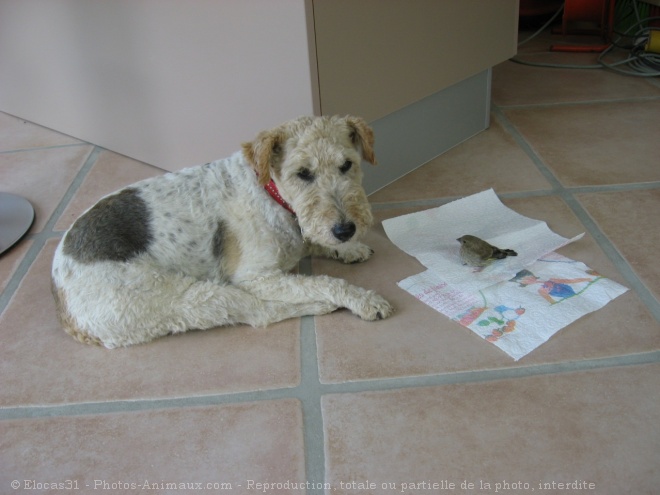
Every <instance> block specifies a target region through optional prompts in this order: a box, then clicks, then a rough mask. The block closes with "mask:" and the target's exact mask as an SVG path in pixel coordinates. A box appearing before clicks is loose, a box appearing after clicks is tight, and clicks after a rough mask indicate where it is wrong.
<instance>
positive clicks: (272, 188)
mask: <svg viewBox="0 0 660 495" xmlns="http://www.w3.org/2000/svg"><path fill="white" fill-rule="evenodd" d="M264 189H265V190H266V192H268V194H270V196H271V197H272V198H273V199H274V200H275V201H277V202H278V203H279V204H280V205H281V206H282V207H284V209H286V210H287V211H289V212H290V213H291V214H292V215H293V216H294V217H295V216H296V212H295V211H293V208H291V205H290V204H289V203H287V202H286V201H285V200H284V198H283V197H282V196H280V192H279V191H278V190H277V186H276V185H275V183H274V182H273V179H271V180H270V182H269V183H268V184H266V185H265V186H264Z"/></svg>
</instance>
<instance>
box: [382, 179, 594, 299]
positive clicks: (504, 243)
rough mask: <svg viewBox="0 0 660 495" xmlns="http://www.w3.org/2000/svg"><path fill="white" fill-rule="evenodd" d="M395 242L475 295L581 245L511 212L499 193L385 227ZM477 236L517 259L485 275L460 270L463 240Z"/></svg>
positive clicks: (387, 222) (480, 195)
mask: <svg viewBox="0 0 660 495" xmlns="http://www.w3.org/2000/svg"><path fill="white" fill-rule="evenodd" d="M383 227H384V228H385V232H386V234H387V236H388V237H389V238H390V240H391V241H392V242H393V243H394V244H396V245H397V246H398V247H399V248H400V249H402V250H403V251H405V252H406V253H408V254H410V255H411V256H414V257H415V258H417V259H418V260H419V261H420V262H421V263H422V264H423V265H424V266H426V267H427V268H429V269H431V270H432V271H434V272H436V273H437V274H438V275H439V276H441V277H442V279H443V280H444V281H445V282H446V283H448V284H449V285H452V286H454V287H455V288H456V289H459V290H461V291H463V292H470V291H476V290H479V289H483V288H485V287H488V286H490V285H493V284H496V283H497V282H501V281H502V280H508V279H510V278H511V277H513V276H514V275H515V274H516V273H518V272H519V271H520V270H521V269H522V268H524V267H525V266H527V265H529V264H530V263H534V262H535V261H536V260H537V259H539V258H540V257H541V256H543V255H545V254H547V253H550V252H552V251H554V250H556V249H559V248H560V247H561V246H564V245H566V244H568V243H570V242H573V241H576V240H578V239H580V238H581V237H582V236H583V235H584V234H580V235H578V236H576V237H574V238H572V239H566V238H565V237H562V236H560V235H557V234H555V233H554V232H553V231H551V230H550V229H549V228H548V226H547V224H546V223H545V222H541V221H540V220H533V219H531V218H527V217H524V216H522V215H520V214H518V213H516V212H515V211H513V210H511V209H509V208H507V207H506V206H504V205H503V204H502V202H501V201H500V200H499V198H498V197H497V195H496V194H495V191H493V190H492V189H489V190H487V191H483V192H480V193H478V194H474V195H472V196H468V197H467V198H463V199H459V200H457V201H453V202H452V203H448V204H446V205H443V206H440V207H438V208H431V209H429V210H425V211H420V212H417V213H411V214H410V215H403V216H400V217H396V218H390V219H388V220H384V221H383ZM465 234H470V235H474V236H477V237H479V238H481V239H483V240H485V241H487V242H489V243H491V244H493V245H494V246H497V247H499V248H502V249H513V250H514V251H516V252H517V253H518V256H515V257H507V258H505V259H503V260H500V261H497V262H495V263H492V264H491V265H490V266H488V267H486V268H483V269H478V268H477V269H475V268H474V267H470V266H465V265H463V264H461V260H460V257H459V254H458V253H459V249H460V243H459V242H458V241H457V240H456V239H458V238H459V237H461V236H462V235H465Z"/></svg>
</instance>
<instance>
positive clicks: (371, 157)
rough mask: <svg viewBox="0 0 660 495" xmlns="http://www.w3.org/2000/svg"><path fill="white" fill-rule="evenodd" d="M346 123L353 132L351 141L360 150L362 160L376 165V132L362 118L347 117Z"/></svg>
mask: <svg viewBox="0 0 660 495" xmlns="http://www.w3.org/2000/svg"><path fill="white" fill-rule="evenodd" d="M346 122H347V123H348V127H349V128H350V130H351V134H350V137H351V141H353V144H354V145H355V146H356V147H357V148H358V149H360V150H362V158H364V159H365V160H367V161H368V162H369V163H371V164H373V165H376V164H377V162H376V155H375V154H374V131H373V130H371V127H369V126H368V125H367V123H366V122H365V121H364V119H362V118H360V117H351V116H347V117H346Z"/></svg>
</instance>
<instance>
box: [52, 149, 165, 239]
mask: <svg viewBox="0 0 660 495" xmlns="http://www.w3.org/2000/svg"><path fill="white" fill-rule="evenodd" d="M164 173H165V172H164V171H163V170H161V169H159V168H156V167H153V166H151V165H148V164H146V163H142V162H139V161H137V160H133V159H132V158H128V157H126V156H123V155H119V154H117V153H113V152H111V151H102V152H101V153H100V154H99V157H98V159H97V161H96V163H95V164H94V166H93V167H92V169H91V170H90V171H89V173H88V174H87V177H85V180H84V181H83V183H82V184H81V185H80V188H79V189H78V191H77V192H76V194H75V196H74V197H73V198H72V199H71V202H70V203H69V205H68V206H67V207H66V209H65V210H64V212H63V213H62V216H61V217H60V219H59V220H58V221H57V223H56V224H55V227H54V228H55V230H66V229H68V228H69V227H70V226H71V224H72V223H73V222H74V221H75V220H76V219H77V218H78V217H79V216H80V215H81V214H82V213H83V212H84V211H85V210H86V209H87V208H89V207H90V206H92V205H93V204H94V203H96V202H97V201H98V200H99V199H100V198H101V197H102V196H105V195H106V194H110V193H112V192H114V191H116V190H118V189H121V188H122V187H125V186H128V185H130V184H133V183H134V182H137V181H139V180H142V179H147V178H149V177H154V176H156V175H162V174H164Z"/></svg>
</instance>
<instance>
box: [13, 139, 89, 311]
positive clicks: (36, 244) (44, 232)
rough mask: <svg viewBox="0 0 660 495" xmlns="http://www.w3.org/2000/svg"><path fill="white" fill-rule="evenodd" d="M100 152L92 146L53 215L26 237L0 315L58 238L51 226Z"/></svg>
mask: <svg viewBox="0 0 660 495" xmlns="http://www.w3.org/2000/svg"><path fill="white" fill-rule="evenodd" d="M85 144H87V143H85ZM75 146H77V145H75ZM92 146H94V145H92ZM101 150H102V149H101V148H99V147H98V146H94V148H92V151H90V153H89V155H87V158H86V159H85V163H83V166H82V167H80V170H79V171H78V173H77V174H76V175H75V177H74V178H73V181H72V182H71V184H70V185H69V187H68V188H67V190H66V192H65V193H64V195H63V196H62V199H60V202H59V203H58V204H57V206H56V207H55V209H54V210H53V213H52V214H51V215H50V218H49V219H48V221H47V222H46V224H45V225H44V227H43V228H42V229H41V231H40V232H35V233H34V234H28V236H27V237H26V239H28V240H31V241H32V245H31V246H30V247H29V249H28V250H27V252H26V253H25V256H24V257H23V259H22V260H21V262H20V263H19V265H18V267H17V268H16V271H15V272H14V273H13V274H12V276H11V278H10V279H9V282H8V283H7V285H6V287H5V289H4V290H3V291H2V293H1V294H0V315H1V314H2V313H3V312H4V311H5V309H6V308H7V305H8V304H9V301H10V300H11V299H12V297H13V296H14V293H15V292H16V289H17V288H18V287H19V285H20V284H21V281H22V280H23V277H25V274H26V273H27V272H28V271H29V270H30V268H31V267H32V264H33V263H34V261H35V260H36V259H37V256H39V253H40V252H41V250H42V249H43V248H44V246H45V244H46V242H47V241H48V240H49V239H52V238H55V237H59V235H60V234H59V233H56V232H54V231H53V226H54V225H55V223H56V222H57V220H59V218H60V216H61V215H62V212H63V211H64V209H65V208H66V207H67V206H68V204H69V202H70V201H71V198H72V197H73V195H74V194H75V193H76V192H77V191H78V188H79V187H80V184H82V182H83V180H84V179H85V177H86V176H87V173H88V172H89V170H90V169H91V168H92V167H93V166H94V164H95V163H96V160H97V158H98V155H99V153H100V152H101Z"/></svg>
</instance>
